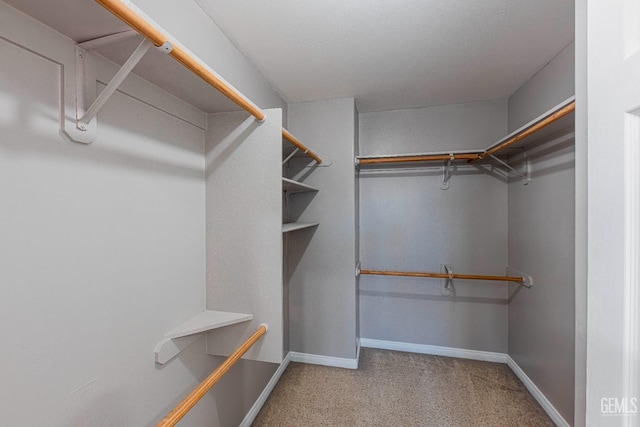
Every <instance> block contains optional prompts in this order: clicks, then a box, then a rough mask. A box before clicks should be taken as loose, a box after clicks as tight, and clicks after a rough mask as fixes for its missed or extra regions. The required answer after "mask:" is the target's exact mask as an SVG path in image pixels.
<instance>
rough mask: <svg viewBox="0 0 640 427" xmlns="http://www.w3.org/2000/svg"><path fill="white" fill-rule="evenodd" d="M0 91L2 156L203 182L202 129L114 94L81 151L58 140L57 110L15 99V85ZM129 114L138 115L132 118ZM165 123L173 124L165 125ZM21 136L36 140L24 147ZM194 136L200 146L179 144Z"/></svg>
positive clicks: (76, 146) (18, 97) (60, 137)
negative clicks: (33, 157)
mask: <svg viewBox="0 0 640 427" xmlns="http://www.w3.org/2000/svg"><path fill="white" fill-rule="evenodd" d="M11 83H12V84H13V83H14V82H13V81H12V82H11ZM25 84H26V83H25ZM2 89H3V90H4V91H3V92H0V109H1V110H2V118H0V132H1V133H2V144H0V150H1V151H2V152H3V154H4V155H6V156H15V157H23V156H24V157H31V155H32V154H37V155H46V156H47V157H49V158H51V157H58V158H64V159H65V160H67V161H77V162H79V163H82V164H94V165H95V166H98V167H99V166H100V165H116V166H118V167H121V168H124V169H131V170H136V171H144V172H149V173H153V174H160V175H171V176H182V177H184V178H186V179H190V180H199V181H200V180H203V178H204V170H203V167H202V164H201V159H202V155H203V153H204V132H203V131H202V129H199V128H196V127H195V126H193V125H189V124H187V123H186V122H184V121H182V120H178V119H176V118H175V117H173V116H170V115H168V114H166V113H163V112H161V111H160V110H158V109H157V108H155V107H153V108H149V107H150V106H149V104H147V103H144V102H142V101H139V100H137V99H135V98H133V97H130V96H128V95H125V94H123V93H121V92H117V93H116V94H115V95H114V96H113V98H112V99H111V100H110V102H109V103H107V105H106V106H105V108H104V109H103V110H102V111H101V113H100V116H99V118H98V135H97V138H96V140H95V141H94V142H92V143H91V144H88V145H85V144H81V143H74V142H69V141H67V140H66V139H64V138H63V137H62V136H60V135H59V114H60V112H59V110H58V107H57V106H52V105H45V104H43V103H41V102H38V101H36V100H34V99H30V98H29V97H25V96H19V95H17V94H18V93H21V90H22V88H21V87H20V85H18V86H16V87H12V88H11V92H8V91H7V88H2ZM25 91H26V89H25ZM26 92H27V93H28V91H26ZM134 104H137V105H134ZM141 105H142V106H143V107H144V108H141ZM131 111H137V112H138V113H137V115H136V116H135V117H132V115H131V114H130V112H131ZM171 120H174V121H175V123H171ZM162 122H164V123H167V126H162V127H158V126H157V123H162ZM25 132H27V133H29V134H32V135H39V136H40V137H39V138H38V139H37V140H35V141H34V140H33V139H31V140H30V142H29V143H28V144H27V143H25V141H24V134H25ZM53 135H58V136H57V137H53ZM194 136H196V138H197V139H199V140H200V141H202V143H201V144H198V145H195V144H187V143H185V141H193V140H194Z"/></svg>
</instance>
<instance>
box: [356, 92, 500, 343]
mask: <svg viewBox="0 0 640 427" xmlns="http://www.w3.org/2000/svg"><path fill="white" fill-rule="evenodd" d="M506 107H507V106H506V102H505V101H489V102H482V103H472V104H460V105H449V106H442V107H430V108H422V109H414V110H398V111H389V112H376V113H366V114H361V115H360V151H361V153H362V155H367V154H371V155H373V154H392V153H412V152H429V151H434V150H435V151H437V150H444V149H448V148H451V149H476V148H481V147H484V146H487V145H489V144H490V143H491V142H493V141H496V140H498V139H499V138H501V137H502V136H504V135H505V134H506V131H507V130H506V113H507V108H506ZM441 176H442V168H441V165H435V167H434V165H430V166H429V165H422V166H420V167H419V168H412V169H407V168H402V167H400V168H398V167H395V168H386V169H371V168H368V169H365V168H361V172H360V179H359V182H360V258H361V261H362V267H363V268H364V269H372V270H376V269H381V270H399V271H436V272H438V271H440V264H452V265H453V268H454V271H456V272H458V273H470V274H497V275H502V274H504V273H505V267H506V265H507V187H506V185H505V181H504V179H503V178H501V177H500V176H497V175H494V174H493V173H492V171H491V170H490V169H488V168H484V167H481V166H478V167H475V166H460V167H458V169H457V170H456V171H455V172H454V175H453V176H452V178H451V180H450V188H449V189H448V190H446V191H445V190H441V189H440V188H439V182H440V181H441ZM480 224H481V225H482V226H478V225H480ZM441 286H442V281H441V280H428V279H414V278H391V277H376V276H361V277H360V327H361V336H362V338H371V339H380V340H389V341H400V342H410V343H416V344H427V345H439V346H447V347H457V348H465V349H473V350H484V351H493V352H506V350H507V287H506V285H505V284H500V283H491V282H464V281H456V283H455V284H454V286H455V289H456V296H453V297H450V296H443V295H442V289H441Z"/></svg>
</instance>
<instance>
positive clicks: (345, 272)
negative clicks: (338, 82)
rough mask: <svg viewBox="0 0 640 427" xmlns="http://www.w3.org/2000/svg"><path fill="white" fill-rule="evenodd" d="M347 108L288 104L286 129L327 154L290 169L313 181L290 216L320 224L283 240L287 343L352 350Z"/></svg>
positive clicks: (351, 108)
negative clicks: (304, 201)
mask: <svg viewBox="0 0 640 427" xmlns="http://www.w3.org/2000/svg"><path fill="white" fill-rule="evenodd" d="M354 116H355V101H354V99H353V98H346V99H336V100H330V101H318V102H305V103H299V104H290V105H289V130H290V131H291V132H292V133H293V134H294V135H296V136H297V137H298V138H299V139H300V141H302V142H303V143H304V144H305V145H308V146H309V147H310V148H312V149H315V150H316V152H317V153H318V154H319V155H320V157H321V158H323V159H327V160H328V161H331V162H332V163H331V165H330V166H328V167H324V166H323V167H318V168H315V170H313V171H311V170H310V169H305V170H302V172H300V173H299V174H298V175H296V176H295V178H297V179H298V180H302V179H304V182H305V183H306V184H309V185H312V186H314V187H317V188H319V189H320V191H319V192H318V193H317V194H316V195H315V196H314V197H313V200H311V201H310V203H308V205H307V206H306V208H305V209H304V211H303V212H301V213H299V215H297V214H296V216H297V218H298V220H299V221H309V222H311V221H318V222H320V225H319V226H318V227H316V228H313V229H308V230H302V231H297V232H295V233H296V234H297V235H296V236H295V237H291V238H290V241H289V267H288V268H289V272H288V273H289V278H290V282H289V298H290V300H289V322H290V348H291V351H295V352H300V353H309V354H316V355H322V356H333V357H339V358H346V359H354V358H355V357H356V329H357V326H356V324H357V319H356V280H355V266H356V242H355V238H356V220H355V212H356V206H355V205H356V200H355V176H354V168H353V159H354V152H355V137H356V129H355V120H354ZM296 197H300V196H299V195H298V196H296Z"/></svg>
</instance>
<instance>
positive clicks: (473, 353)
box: [360, 338, 507, 363]
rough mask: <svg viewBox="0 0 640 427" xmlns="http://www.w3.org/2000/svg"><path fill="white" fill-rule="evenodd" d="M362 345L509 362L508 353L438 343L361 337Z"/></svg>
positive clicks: (408, 351)
mask: <svg viewBox="0 0 640 427" xmlns="http://www.w3.org/2000/svg"><path fill="white" fill-rule="evenodd" d="M360 345H361V346H362V347H367V348H379V349H382V350H395V351H404V352H407V353H419V354H431V355H435V356H447V357H457V358H460V359H471V360H482V361H485V362H497V363H507V355H506V354H504V353H493V352H490V351H478V350H466V349H464V348H453V347H441V346H437V345H425V344H412V343H406V342H398V341H384V340H374V339H370V338H361V339H360Z"/></svg>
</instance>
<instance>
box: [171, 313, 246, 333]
mask: <svg viewBox="0 0 640 427" xmlns="http://www.w3.org/2000/svg"><path fill="white" fill-rule="evenodd" d="M251 319H253V315H251V314H243V313H228V312H225V311H213V310H207V311H203V312H202V313H199V314H197V315H196V316H194V317H192V318H191V319H189V320H187V321H186V322H184V323H182V324H181V325H179V326H177V327H175V328H173V329H172V330H170V331H169V332H167V333H166V334H165V335H164V336H165V338H180V337H184V336H187V335H193V334H197V333H200V332H206V331H210V330H212V329H217V328H222V327H224V326H229V325H233V324H236V323H241V322H247V321H249V320H251Z"/></svg>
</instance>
